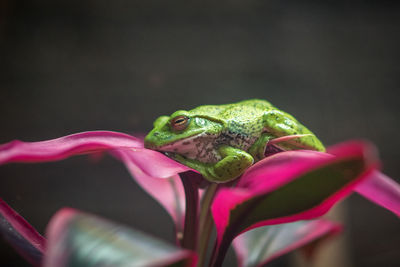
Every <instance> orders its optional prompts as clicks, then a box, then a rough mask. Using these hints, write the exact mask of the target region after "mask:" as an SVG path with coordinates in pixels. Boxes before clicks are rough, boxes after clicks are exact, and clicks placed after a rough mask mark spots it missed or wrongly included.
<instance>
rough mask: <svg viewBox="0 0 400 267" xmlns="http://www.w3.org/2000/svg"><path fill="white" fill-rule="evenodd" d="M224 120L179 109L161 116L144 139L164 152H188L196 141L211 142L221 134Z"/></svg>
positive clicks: (146, 144)
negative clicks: (169, 114) (168, 114)
mask: <svg viewBox="0 0 400 267" xmlns="http://www.w3.org/2000/svg"><path fill="white" fill-rule="evenodd" d="M222 128H223V125H222V122H220V121H218V120H215V119H212V118H209V117H206V116H200V115H195V114H192V113H190V112H189V111H185V110H178V111H176V112H174V113H173V114H172V115H171V116H170V117H168V116H161V117H159V118H158V119H156V120H155V121H154V128H153V130H151V132H150V133H149V134H148V135H147V136H146V137H145V139H144V146H145V147H146V148H149V149H153V150H158V151H162V152H173V153H178V154H182V155H183V154H187V153H189V152H190V151H191V150H193V148H194V146H195V145H196V142H197V143H198V142H205V140H207V142H209V141H210V140H211V139H213V138H215V137H216V136H218V135H219V133H220V132H221V130H222Z"/></svg>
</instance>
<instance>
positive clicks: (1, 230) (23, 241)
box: [0, 199, 46, 266]
mask: <svg viewBox="0 0 400 267" xmlns="http://www.w3.org/2000/svg"><path fill="white" fill-rule="evenodd" d="M0 234H1V235H2V236H3V237H4V239H5V240H7V242H8V243H9V244H10V245H11V246H13V247H14V249H15V250H16V251H17V252H18V253H19V254H20V255H21V256H22V257H24V258H25V259H26V260H27V261H28V262H29V263H31V264H32V265H34V266H40V263H41V261H42V257H43V253H44V250H45V242H46V240H45V239H44V238H43V237H42V236H41V235H40V234H39V233H38V232H37V231H36V230H35V229H34V228H33V227H32V226H31V225H30V224H29V223H28V222H27V221H26V220H25V219H24V218H22V216H20V215H19V214H18V213H17V212H16V211H15V210H13V209H12V208H11V207H10V206H8V205H7V203H6V202H4V200H2V199H0Z"/></svg>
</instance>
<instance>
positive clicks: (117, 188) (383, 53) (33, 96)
mask: <svg viewBox="0 0 400 267" xmlns="http://www.w3.org/2000/svg"><path fill="white" fill-rule="evenodd" d="M166 2H167V1H148V0H147V1H95V0H93V1H50V0H48V1H40V0H35V1H12V0H9V1H6V0H2V1H1V2H0V49H1V50H0V114H1V116H0V125H1V131H0V143H4V142H8V141H10V140H13V139H22V140H25V141H37V140H43V139H50V138H55V137H59V136H62V135H67V134H70V133H75V132H79V131H85V130H99V129H107V130H115V131H122V132H127V133H143V132H146V131H148V130H150V128H151V127H152V122H153V120H154V119H155V118H156V117H157V116H159V115H161V114H166V115H168V114H171V113H172V112H173V111H175V110H177V109H190V108H193V107H196V106H198V105H202V104H222V103H230V102H234V101H238V100H243V99H248V98H262V99H267V100H269V101H271V102H272V103H273V104H275V105H276V106H278V107H280V108H281V109H283V110H285V111H287V112H289V113H291V114H293V115H295V116H296V117H297V118H298V119H299V120H300V121H302V122H303V123H304V124H305V125H307V126H308V127H309V128H310V129H312V130H313V131H314V132H315V133H316V134H317V135H318V136H319V137H320V138H321V139H322V140H323V141H324V142H325V144H327V145H331V144H335V143H337V142H341V141H344V140H348V139H353V138H366V139H369V140H371V141H372V142H374V143H375V144H376V145H377V147H378V148H379V151H380V155H381V158H382V162H383V170H384V172H385V173H386V174H388V175H389V176H391V177H393V178H394V179H396V180H397V181H399V178H400V166H399V162H400V152H399V148H400V138H399V136H398V133H399V132H400V124H399V115H400V108H399V97H398V96H399V94H398V91H399V89H400V88H399V87H400V80H399V79H400V78H399V77H400V76H399V74H400V64H399V60H400V49H399V47H400V27H399V26H400V12H399V11H400V5H399V4H397V3H396V1H277V0H270V1H249V0H248V1H234V0H232V1H218V3H213V1H174V2H173V3H169V4H167V3H166ZM0 197H2V198H4V199H5V200H6V201H7V202H8V203H9V204H10V205H11V206H13V207H14V208H15V209H16V210H17V211H18V212H20V213H21V214H22V215H23V216H24V217H25V218H26V219H28V220H29V221H30V222H31V223H32V224H33V225H34V226H35V227H37V228H38V229H39V231H40V232H42V233H43V231H44V229H45V226H46V223H47V222H48V221H49V219H50V218H51V216H52V215H53V214H54V213H55V212H56V211H57V210H58V209H60V208H61V207H64V206H70V207H74V208H78V209H81V210H84V211H88V212H92V213H95V214H98V215H100V216H104V217H107V218H110V219H112V220H115V221H118V222H122V223H124V224H127V225H130V226H132V227H135V228H137V229H140V230H143V231H145V232H148V233H151V234H153V235H154V236H158V237H161V238H163V239H165V240H170V241H172V240H173V238H172V229H173V225H172V223H171V221H170V219H169V217H168V215H167V214H166V212H164V210H163V209H162V208H161V207H160V206H159V205H158V204H157V203H156V202H155V201H153V200H152V199H151V198H150V197H149V196H147V195H146V193H145V192H143V191H142V189H141V188H140V187H138V186H137V185H136V184H135V183H134V182H132V180H131V178H130V177H129V174H128V172H127V171H126V170H125V169H124V167H123V166H122V165H121V164H120V163H119V162H117V161H115V160H113V159H112V158H110V157H107V158H105V159H104V160H102V161H101V162H100V163H97V164H93V163H91V162H89V161H88V159H87V158H86V157H74V158H71V159H68V160H65V161H62V162H55V163H46V164H35V165H34V164H32V165H29V164H28V165H23V164H11V165H6V166H1V168H0ZM345 203H346V207H345V208H344V213H345V223H346V235H347V237H348V238H347V239H346V240H347V241H346V242H347V243H346V254H347V256H346V257H348V262H349V265H350V266H357V267H358V266H360V267H361V266H362V267H364V266H365V267H375V266H376V267H378V266H379V267H380V266H399V265H400V254H399V252H400V231H399V230H400V224H399V220H398V219H397V218H396V217H395V216H394V215H392V214H391V213H390V212H388V211H386V210H383V209H381V208H379V207H377V206H375V205H374V204H372V203H370V202H368V201H367V200H365V199H363V198H361V197H359V196H356V195H354V196H351V197H350V198H349V199H348V200H346V201H345ZM233 264H234V259H233V258H232V257H231V258H230V259H229V260H228V262H227V264H226V266H231V265H233ZM275 264H276V265H277V266H278V265H279V266H287V265H288V264H289V261H288V260H285V258H284V259H283V260H281V261H278V262H276V263H275ZM0 266H24V262H23V260H21V259H20V258H19V256H18V255H17V254H16V253H14V251H13V250H12V249H11V248H9V247H8V245H7V244H6V243H5V242H4V241H3V240H0Z"/></svg>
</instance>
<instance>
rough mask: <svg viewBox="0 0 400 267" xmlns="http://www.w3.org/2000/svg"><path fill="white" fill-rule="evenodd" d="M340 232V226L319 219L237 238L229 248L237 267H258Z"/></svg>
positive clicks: (284, 225) (274, 227) (263, 228)
mask: <svg viewBox="0 0 400 267" xmlns="http://www.w3.org/2000/svg"><path fill="white" fill-rule="evenodd" d="M340 231H341V226H340V224H337V223H333V222H330V221H327V220H322V219H319V220H311V221H298V222H293V223H286V224H279V225H269V226H263V227H259V228H255V229H252V230H250V231H248V232H246V233H244V234H241V235H239V236H238V237H237V238H235V240H234V241H233V247H234V249H235V252H236V256H237V260H238V263H239V267H258V266H264V265H265V264H266V263H268V262H270V261H272V260H274V259H276V258H278V257H280V256H282V255H284V254H287V253H289V252H291V251H293V250H295V249H298V248H300V247H302V246H305V245H307V244H310V243H311V242H315V241H317V240H320V239H322V238H327V237H330V236H332V235H335V234H337V233H339V232H340Z"/></svg>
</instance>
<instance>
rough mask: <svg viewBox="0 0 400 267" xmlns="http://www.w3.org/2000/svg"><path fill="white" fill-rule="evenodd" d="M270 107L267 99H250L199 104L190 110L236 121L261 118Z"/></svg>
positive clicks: (202, 114)
mask: <svg viewBox="0 0 400 267" xmlns="http://www.w3.org/2000/svg"><path fill="white" fill-rule="evenodd" d="M272 107H273V106H272V105H271V104H270V103H269V102H268V101H265V100H260V99H251V100H244V101H240V102H237V103H233V104H225V105H204V106H199V107H197V108H195V109H192V110H191V111H190V112H191V113H192V114H195V115H198V116H207V117H208V116H209V117H213V118H218V119H221V120H224V121H230V120H235V121H238V120H249V118H251V119H254V118H261V117H262V115H263V114H264V112H265V111H266V110H268V109H270V108H272Z"/></svg>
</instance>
